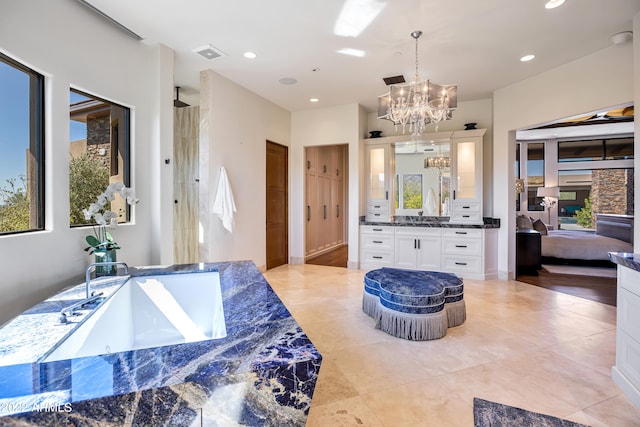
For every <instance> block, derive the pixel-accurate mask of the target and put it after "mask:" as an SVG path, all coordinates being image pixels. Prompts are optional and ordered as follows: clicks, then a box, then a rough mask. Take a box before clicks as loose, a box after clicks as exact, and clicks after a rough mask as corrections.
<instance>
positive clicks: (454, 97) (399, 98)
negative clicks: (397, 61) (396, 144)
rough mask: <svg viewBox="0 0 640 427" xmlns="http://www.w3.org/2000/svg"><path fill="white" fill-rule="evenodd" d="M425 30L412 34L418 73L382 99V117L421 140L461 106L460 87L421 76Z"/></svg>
mask: <svg viewBox="0 0 640 427" xmlns="http://www.w3.org/2000/svg"><path fill="white" fill-rule="evenodd" d="M421 35H422V31H414V32H412V33H411V37H413V38H414V39H415V41H416V74H415V78H414V80H413V81H412V82H411V83H408V84H398V85H393V86H390V88H389V92H388V93H385V94H384V95H381V96H379V97H378V118H379V119H386V120H391V121H392V122H393V124H394V125H395V127H396V131H397V130H398V126H402V133H405V130H406V128H407V126H408V127H409V132H411V134H412V138H414V139H419V137H420V135H421V134H422V132H424V130H425V128H426V126H427V125H428V124H429V123H435V125H436V131H437V130H438V123H440V122H441V121H444V120H449V119H451V117H452V114H453V110H455V109H456V108H457V106H458V87H457V86H456V85H439V84H435V83H432V82H430V81H429V80H421V79H420V75H419V73H418V38H420V36H421Z"/></svg>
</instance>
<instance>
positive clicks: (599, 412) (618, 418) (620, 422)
mask: <svg viewBox="0 0 640 427" xmlns="http://www.w3.org/2000/svg"><path fill="white" fill-rule="evenodd" d="M584 413H585V414H587V415H588V416H590V417H593V418H594V419H596V420H598V421H600V422H603V423H605V424H607V425H609V426H615V427H638V426H640V409H638V408H636V407H635V406H633V404H631V402H630V401H629V400H628V399H627V398H626V397H624V396H623V395H622V394H620V395H618V396H616V397H614V398H611V399H608V400H605V401H603V402H600V403H598V404H596V405H593V406H591V407H589V408H586V409H585V410H584Z"/></svg>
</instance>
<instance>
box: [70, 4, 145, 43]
mask: <svg viewBox="0 0 640 427" xmlns="http://www.w3.org/2000/svg"><path fill="white" fill-rule="evenodd" d="M77 1H78V3H80V4H81V5H83V6H84V7H86V8H87V9H89V10H90V11H92V12H93V13H95V14H96V15H98V16H99V17H101V18H102V19H104V20H105V21H107V22H109V23H110V24H111V25H114V26H115V27H116V28H117V29H119V30H120V31H124V32H125V33H127V34H128V35H130V36H131V37H133V38H134V39H136V40H138V41H140V40H143V38H142V37H140V36H139V35H137V34H136V33H134V32H133V31H131V30H130V29H128V28H127V27H125V26H124V25H122V24H121V23H119V22H118V21H116V20H115V19H113V18H112V17H110V16H109V15H107V14H106V13H104V12H103V11H101V10H100V9H98V8H97V7H95V6H94V5H92V4H89V3H88V2H87V1H85V0H77Z"/></svg>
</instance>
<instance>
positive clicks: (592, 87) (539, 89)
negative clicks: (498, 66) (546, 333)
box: [493, 42, 638, 279]
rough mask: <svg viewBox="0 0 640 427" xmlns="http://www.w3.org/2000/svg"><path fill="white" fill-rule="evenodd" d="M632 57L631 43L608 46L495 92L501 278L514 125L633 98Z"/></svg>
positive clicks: (507, 256)
mask: <svg viewBox="0 0 640 427" xmlns="http://www.w3.org/2000/svg"><path fill="white" fill-rule="evenodd" d="M635 43H636V45H638V42H635ZM637 49H638V48H637V47H636V50H637ZM632 60H633V48H632V46H631V45H630V44H627V45H623V46H612V47H609V48H607V49H604V50H601V51H599V52H596V53H594V54H592V55H589V56H586V57H584V58H581V59H578V60H576V61H574V62H571V63H568V64H565V65H563V66H561V67H558V68H556V69H553V70H551V71H548V72H546V73H542V74H539V75H537V76H535V77H532V78H530V79H527V80H524V81H522V82H519V83H516V84H514V85H511V86H508V87H506V88H503V89H500V90H497V91H496V92H495V93H494V98H493V107H494V110H493V120H494V122H493V149H494V150H493V164H494V168H493V194H494V201H493V211H494V215H495V216H496V217H498V218H500V220H501V226H500V231H499V244H498V246H499V256H498V274H499V277H500V278H502V279H506V278H513V277H514V271H515V191H513V189H514V188H515V130H516V129H521V128H524V127H529V126H532V125H537V124H542V123H547V122H550V121H553V120H556V119H560V118H564V117H569V116H574V115H577V114H583V113H589V112H593V111H596V110H601V109H603V108H607V107H612V106H615V105H619V104H623V103H628V102H631V101H633V91H634V85H633V75H634V74H633V73H634V71H633V62H632ZM636 101H637V99H636ZM636 126H637V124H636ZM636 129H637V128H636ZM637 148H638V144H637V143H636V151H638V150H637ZM636 176H637V175H636ZM636 228H638V226H637V224H636Z"/></svg>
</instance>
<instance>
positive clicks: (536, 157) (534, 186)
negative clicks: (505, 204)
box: [527, 142, 544, 211]
mask: <svg viewBox="0 0 640 427" xmlns="http://www.w3.org/2000/svg"><path fill="white" fill-rule="evenodd" d="M538 187H544V142H539V143H538V142H537V143H530V144H527V189H528V190H527V191H528V193H527V203H528V209H529V210H530V211H543V210H544V207H543V206H541V205H540V202H541V201H542V198H541V197H538Z"/></svg>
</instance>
